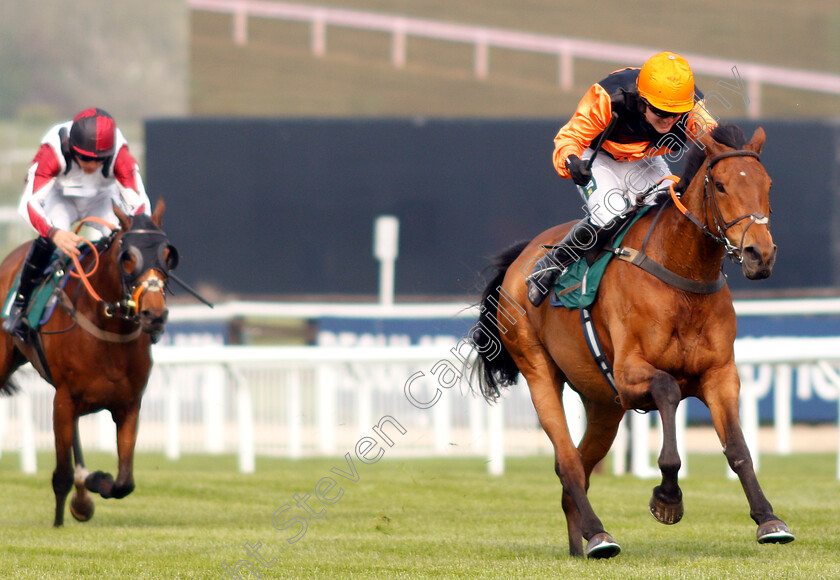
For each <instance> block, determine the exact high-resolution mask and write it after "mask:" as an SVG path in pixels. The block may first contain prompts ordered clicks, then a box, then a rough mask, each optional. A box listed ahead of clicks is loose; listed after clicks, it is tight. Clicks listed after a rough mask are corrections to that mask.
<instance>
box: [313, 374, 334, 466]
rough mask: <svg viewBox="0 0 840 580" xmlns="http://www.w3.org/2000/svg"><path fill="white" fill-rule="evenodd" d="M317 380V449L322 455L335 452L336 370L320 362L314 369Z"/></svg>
mask: <svg viewBox="0 0 840 580" xmlns="http://www.w3.org/2000/svg"><path fill="white" fill-rule="evenodd" d="M315 373H316V376H317V379H316V380H317V381H318V438H319V441H318V449H319V450H320V452H321V453H322V454H324V455H332V454H333V453H335V443H336V442H335V424H336V418H337V414H336V401H335V397H336V383H337V382H338V370H337V369H336V368H335V366H333V365H331V364H328V363H321V364H319V365H318V367H317V368H316V370H315Z"/></svg>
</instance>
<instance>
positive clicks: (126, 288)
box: [70, 218, 178, 323]
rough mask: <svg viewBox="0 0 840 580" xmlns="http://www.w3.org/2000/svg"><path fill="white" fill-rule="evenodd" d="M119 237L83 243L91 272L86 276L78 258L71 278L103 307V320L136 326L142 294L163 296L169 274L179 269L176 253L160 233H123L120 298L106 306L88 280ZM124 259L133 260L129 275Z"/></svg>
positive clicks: (148, 230) (145, 230)
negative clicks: (121, 321) (102, 255)
mask: <svg viewBox="0 0 840 580" xmlns="http://www.w3.org/2000/svg"><path fill="white" fill-rule="evenodd" d="M85 221H96V222H97V223H100V224H102V223H104V224H105V225H107V226H108V227H110V228H112V229H113V226H112V225H111V224H108V223H107V222H104V221H103V220H98V219H93V218H86V220H83V223H84V222H85ZM80 227H81V224H80ZM77 231H78V229H77ZM118 234H119V230H117V229H113V231H112V232H111V234H110V235H109V236H107V237H106V238H103V240H102V241H100V243H97V244H93V243H90V242H86V245H87V246H88V247H89V248H90V250H91V252H92V254H93V256H94V259H93V267H92V268H91V270H90V271H87V272H86V271H85V270H84V268H83V267H82V265H81V263H80V262H79V260H78V258H76V257H75V256H73V257H72V261H73V264H74V266H75V272H74V271H72V270H71V271H70V275H71V276H73V277H76V278H79V279H80V280H81V282H82V286H83V287H84V288H85V289H86V290H87V292H88V294H90V296H91V297H92V298H93V299H94V300H95V301H97V302H99V303H100V304H102V309H103V312H104V314H105V316H106V317H108V318H119V319H122V320H126V321H129V322H134V323H137V322H139V319H140V315H139V312H138V306H139V304H140V300H141V299H142V297H143V294H145V293H146V292H160V293H161V294H165V292H166V285H167V284H166V283H167V277H168V275H169V271H170V270H171V269H174V268H175V267H176V266H177V265H178V251H177V249H175V247H174V246H172V245H171V244H170V243H169V240H168V239H167V237H166V234H165V233H163V231H161V230H159V229H152V228H141V229H128V230H126V231H125V232H123V235H122V237H120V239H119V248H118V255H117V263H118V267H119V272H120V284H121V287H122V296H123V298H121V299H120V300H118V301H117V302H108V301H107V300H105V299H103V298H102V297H101V296H99V294H98V293H97V292H96V290H95V289H94V288H93V286H92V285H91V284H90V281H89V280H88V278H89V277H90V276H91V275H93V273H94V272H95V271H96V269H97V267H98V265H99V254H101V253H102V252H105V251H107V250H108V248H110V247H111V245H113V243H114V241H115V239H116V237H117V235H118ZM150 241H151V243H150ZM167 250H169V253H168V256H166V257H165V256H164V254H166V251H167ZM126 255H131V256H133V258H134V260H135V268H134V269H133V270H132V271H131V272H127V271H126V270H125V269H124V268H123V260H124V258H125V256H126ZM149 271H151V272H152V275H151V276H147V277H146V278H145V279H144V280H142V281H140V280H139V279H140V278H142V277H143V275H144V274H145V273H146V272H149ZM161 274H162V275H163V276H161Z"/></svg>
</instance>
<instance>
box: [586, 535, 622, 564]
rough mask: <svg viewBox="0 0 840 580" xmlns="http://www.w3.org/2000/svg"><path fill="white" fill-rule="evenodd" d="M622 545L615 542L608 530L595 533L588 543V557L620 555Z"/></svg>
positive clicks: (598, 557) (600, 557)
mask: <svg viewBox="0 0 840 580" xmlns="http://www.w3.org/2000/svg"><path fill="white" fill-rule="evenodd" d="M619 552H621V546H619V545H618V544H616V543H615V540H613V538H612V536H611V535H609V534H608V533H607V532H601V533H600V534H595V535H594V536H592V539H591V540H589V543H587V544H586V557H587V558H592V559H602V558H612V557H613V556H618V554H619Z"/></svg>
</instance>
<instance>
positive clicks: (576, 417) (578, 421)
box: [563, 383, 586, 445]
mask: <svg viewBox="0 0 840 580" xmlns="http://www.w3.org/2000/svg"><path fill="white" fill-rule="evenodd" d="M563 410H564V411H565V412H566V424H567V425H568V426H569V435H571V436H572V443H574V444H575V445H578V444H579V443H580V440H581V439H582V438H583V432H584V430H585V429H586V410H585V409H584V408H583V402H581V400H580V395H578V394H577V393H576V392H575V391H574V390H572V388H571V387H570V386H569V385H568V383H567V384H565V385H563Z"/></svg>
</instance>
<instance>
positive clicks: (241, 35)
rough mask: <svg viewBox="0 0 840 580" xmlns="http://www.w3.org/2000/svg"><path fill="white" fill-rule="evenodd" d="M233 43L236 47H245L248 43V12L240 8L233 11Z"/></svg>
mask: <svg viewBox="0 0 840 580" xmlns="http://www.w3.org/2000/svg"><path fill="white" fill-rule="evenodd" d="M233 41H234V42H235V43H236V46H245V45H246V44H247V43H248V12H247V11H246V10H245V8H244V7H242V6H237V7H236V8H234V10H233Z"/></svg>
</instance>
